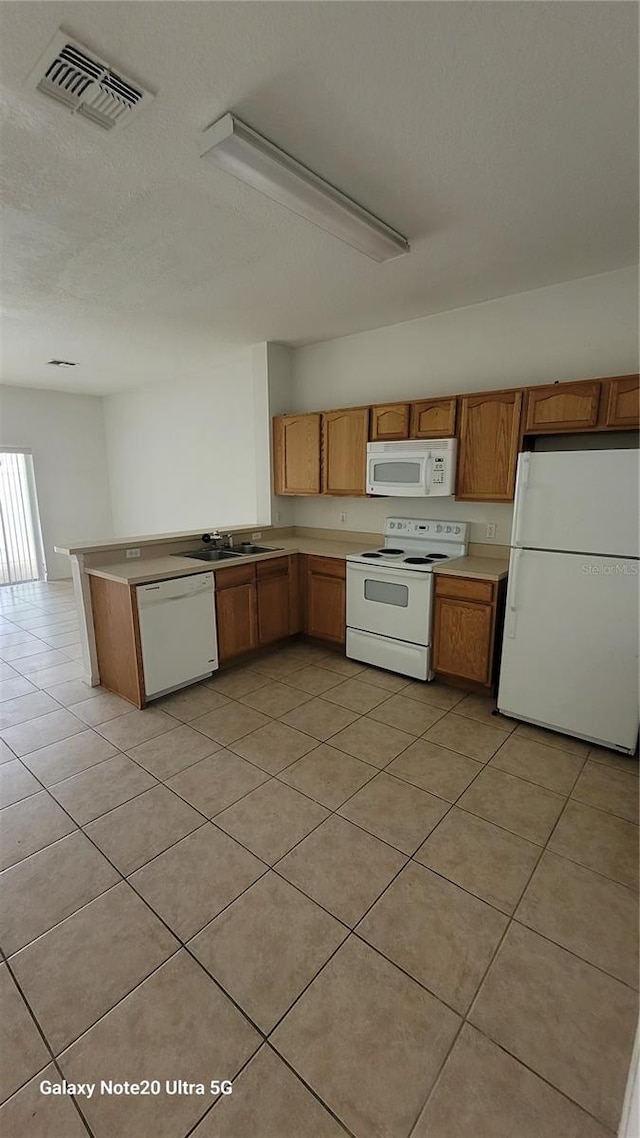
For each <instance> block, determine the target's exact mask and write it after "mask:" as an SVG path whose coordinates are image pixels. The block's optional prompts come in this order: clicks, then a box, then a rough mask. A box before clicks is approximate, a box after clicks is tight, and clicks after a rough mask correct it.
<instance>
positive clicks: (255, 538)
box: [251, 530, 262, 541]
mask: <svg viewBox="0 0 640 1138" xmlns="http://www.w3.org/2000/svg"><path fill="white" fill-rule="evenodd" d="M261 537H262V530H260V531H259V532H258V533H252V534H251V540H252V541H260V538H261Z"/></svg>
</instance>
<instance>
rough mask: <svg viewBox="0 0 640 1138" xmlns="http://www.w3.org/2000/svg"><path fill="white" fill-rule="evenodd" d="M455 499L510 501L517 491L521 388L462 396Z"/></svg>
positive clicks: (460, 400) (460, 401)
mask: <svg viewBox="0 0 640 1138" xmlns="http://www.w3.org/2000/svg"><path fill="white" fill-rule="evenodd" d="M459 405H460V414H459V428H458V440H459V441H458V478H457V483H456V498H460V499H463V500H465V501H469V502H485V501H487V502H510V501H511V500H512V498H513V495H514V491H515V475H516V461H517V458H518V442H519V437H520V413H521V409H522V392H521V391H488V392H484V393H483V394H480V395H463V396H461V398H460V399H459Z"/></svg>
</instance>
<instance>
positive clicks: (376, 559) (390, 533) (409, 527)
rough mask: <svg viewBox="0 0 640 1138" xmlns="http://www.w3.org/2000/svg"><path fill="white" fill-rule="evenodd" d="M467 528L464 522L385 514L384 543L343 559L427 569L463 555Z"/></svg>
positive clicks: (428, 570) (429, 570) (400, 567)
mask: <svg viewBox="0 0 640 1138" xmlns="http://www.w3.org/2000/svg"><path fill="white" fill-rule="evenodd" d="M468 529H469V526H468V523H467V522H439V521H423V520H422V519H421V518H387V521H386V523H385V529H384V534H385V538H386V539H387V542H388V543H387V544H385V545H383V546H379V547H378V548H377V549H365V550H364V551H363V552H362V553H354V554H351V555H350V556H349V557H348V558H347V561H350V562H355V563H360V564H364V565H366V564H375V565H376V566H377V567H378V568H380V569H384V568H387V567H388V568H393V569H404V570H413V571H414V572H422V573H430V572H432V571H433V567H434V565H437V564H438V563H439V562H441V561H452V560H453V559H454V558H456V557H464V555H465V554H466V552H467V533H468ZM398 538H400V539H401V542H402V544H400V543H399V542H398Z"/></svg>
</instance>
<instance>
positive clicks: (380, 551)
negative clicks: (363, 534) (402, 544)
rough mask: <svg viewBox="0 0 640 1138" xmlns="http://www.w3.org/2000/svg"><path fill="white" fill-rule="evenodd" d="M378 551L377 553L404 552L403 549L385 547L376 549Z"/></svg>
mask: <svg viewBox="0 0 640 1138" xmlns="http://www.w3.org/2000/svg"><path fill="white" fill-rule="evenodd" d="M378 552H379V553H385V554H393V553H404V549H386V548H385V549H380V550H378Z"/></svg>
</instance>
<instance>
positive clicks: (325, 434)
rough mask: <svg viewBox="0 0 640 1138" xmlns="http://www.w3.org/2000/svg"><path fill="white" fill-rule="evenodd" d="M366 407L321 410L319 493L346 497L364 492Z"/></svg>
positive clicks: (365, 486) (366, 433)
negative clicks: (320, 486) (345, 495)
mask: <svg viewBox="0 0 640 1138" xmlns="http://www.w3.org/2000/svg"><path fill="white" fill-rule="evenodd" d="M368 437H369V408H368V407H355V408H351V409H347V410H344V411H325V413H324V414H323V416H322V492H323V493H324V494H347V495H349V496H350V497H352V498H353V497H357V496H359V495H364V494H366V492H367V484H366V471H367V439H368Z"/></svg>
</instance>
